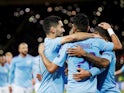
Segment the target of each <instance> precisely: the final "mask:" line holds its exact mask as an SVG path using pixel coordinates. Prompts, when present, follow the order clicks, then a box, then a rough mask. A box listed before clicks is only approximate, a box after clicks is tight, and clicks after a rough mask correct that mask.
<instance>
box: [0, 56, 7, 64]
mask: <svg viewBox="0 0 124 93" xmlns="http://www.w3.org/2000/svg"><path fill="white" fill-rule="evenodd" d="M5 62H6V59H5V56H1V57H0V63H1V64H4V63H5Z"/></svg>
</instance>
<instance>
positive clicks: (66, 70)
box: [64, 68, 68, 76]
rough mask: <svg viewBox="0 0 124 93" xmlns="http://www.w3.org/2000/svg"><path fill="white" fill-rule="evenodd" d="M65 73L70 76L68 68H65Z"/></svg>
mask: <svg viewBox="0 0 124 93" xmlns="http://www.w3.org/2000/svg"><path fill="white" fill-rule="evenodd" d="M64 72H65V75H66V76H67V75H68V68H65V70H64Z"/></svg>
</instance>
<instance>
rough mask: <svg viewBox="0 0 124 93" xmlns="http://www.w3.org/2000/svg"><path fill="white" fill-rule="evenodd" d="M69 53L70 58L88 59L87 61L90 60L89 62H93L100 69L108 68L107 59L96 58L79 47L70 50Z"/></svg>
mask: <svg viewBox="0 0 124 93" xmlns="http://www.w3.org/2000/svg"><path fill="white" fill-rule="evenodd" d="M67 53H68V54H69V55H70V56H78V57H84V58H86V60H88V61H89V62H92V63H93V64H95V65H97V66H98V67H103V68H106V67H107V66H108V65H109V60H107V59H105V58H100V57H97V56H94V55H93V54H90V53H88V52H86V51H85V50H84V49H82V48H81V47H80V46H77V47H76V48H69V49H68V50H67Z"/></svg>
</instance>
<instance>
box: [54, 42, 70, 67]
mask: <svg viewBox="0 0 124 93" xmlns="http://www.w3.org/2000/svg"><path fill="white" fill-rule="evenodd" d="M68 48H69V44H64V45H63V46H62V47H61V49H60V50H59V53H58V55H57V57H56V58H55V59H54V60H53V63H55V64H56V65H58V66H60V67H62V66H63V65H64V63H65V61H66V59H67V53H66V50H67V49H68Z"/></svg>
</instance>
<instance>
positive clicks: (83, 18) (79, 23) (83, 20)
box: [73, 13, 89, 32]
mask: <svg viewBox="0 0 124 93" xmlns="http://www.w3.org/2000/svg"><path fill="white" fill-rule="evenodd" d="M73 24H74V25H75V26H76V27H77V29H79V30H80V31H82V32H87V30H88V29H87V28H88V26H89V19H88V16H87V15H85V14H83V13H78V14H77V15H75V16H74V18H73Z"/></svg>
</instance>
